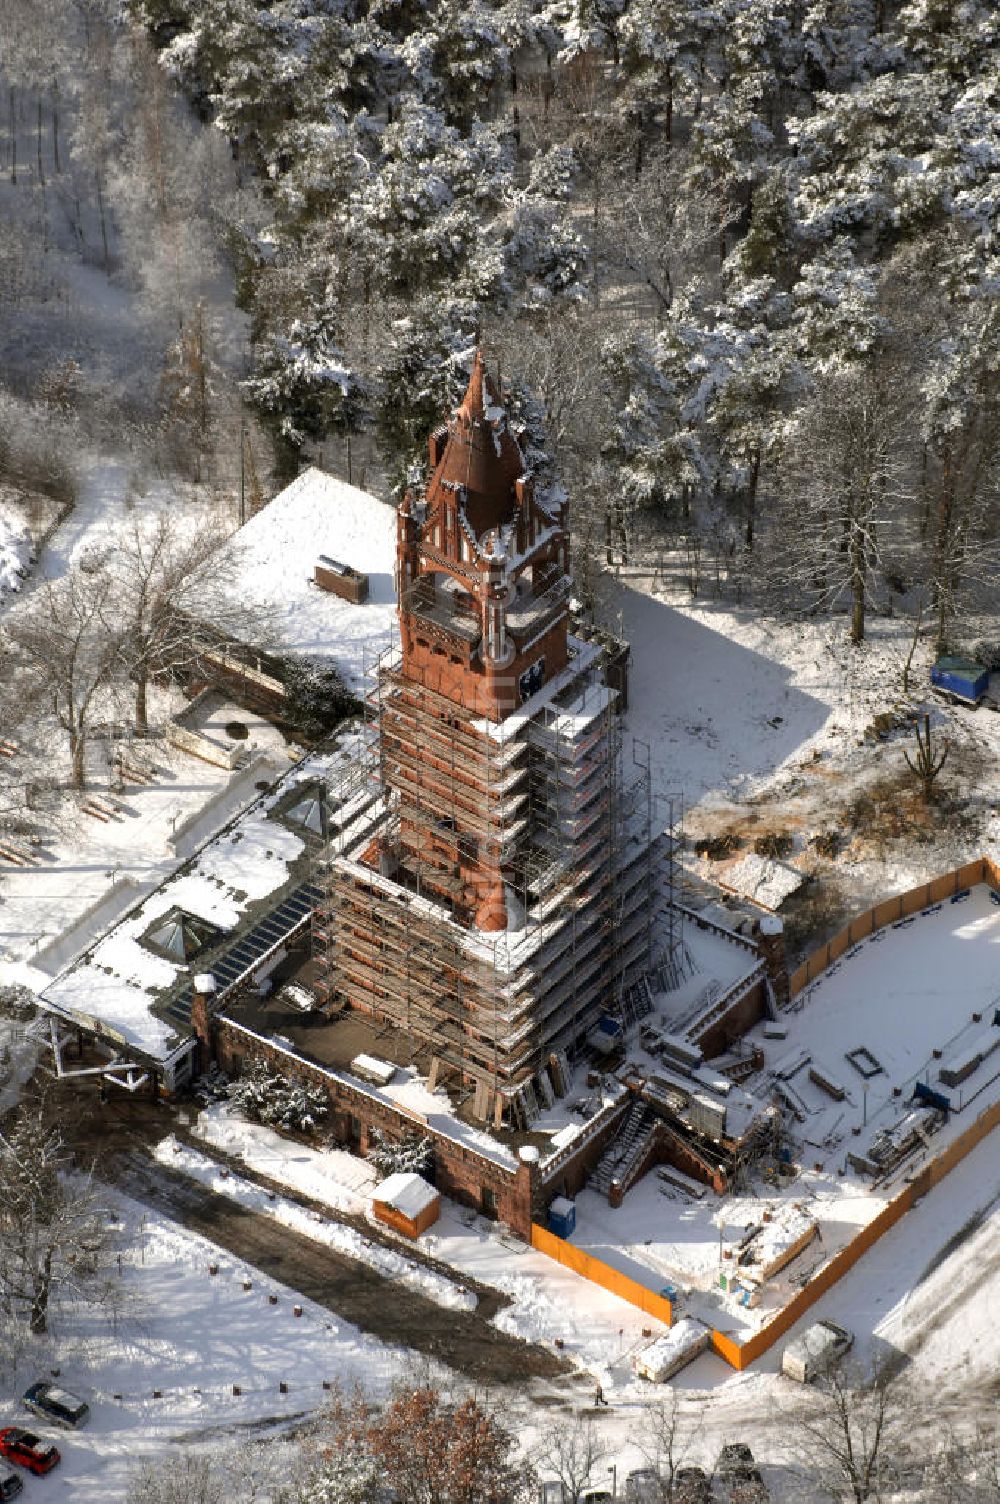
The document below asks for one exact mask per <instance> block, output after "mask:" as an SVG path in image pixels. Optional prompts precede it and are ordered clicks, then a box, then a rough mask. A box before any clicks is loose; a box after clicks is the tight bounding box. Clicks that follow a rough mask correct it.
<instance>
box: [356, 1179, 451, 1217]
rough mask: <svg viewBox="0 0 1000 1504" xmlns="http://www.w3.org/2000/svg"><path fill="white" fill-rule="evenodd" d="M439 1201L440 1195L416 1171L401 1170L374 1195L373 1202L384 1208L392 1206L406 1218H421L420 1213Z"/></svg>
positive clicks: (384, 1182) (383, 1183)
mask: <svg viewBox="0 0 1000 1504" xmlns="http://www.w3.org/2000/svg"><path fill="white" fill-rule="evenodd" d="M437 1199H438V1193H437V1191H436V1190H435V1189H434V1187H433V1186H432V1185H428V1184H427V1181H426V1180H424V1179H423V1178H422V1176H420V1175H417V1174H416V1172H415V1171H406V1170H400V1171H399V1172H398V1173H397V1174H396V1175H390V1176H389V1178H388V1180H383V1182H382V1184H381V1185H380V1186H378V1187H377V1189H376V1190H375V1191H374V1193H373V1194H372V1200H373V1201H377V1202H379V1203H380V1205H382V1206H391V1207H392V1208H393V1209H394V1210H395V1211H397V1212H400V1213H401V1214H402V1215H403V1216H404V1217H410V1218H411V1219H412V1218H414V1217H419V1216H420V1213H421V1212H423V1211H426V1210H427V1208H428V1207H429V1206H433V1205H434V1203H435V1201H437Z"/></svg>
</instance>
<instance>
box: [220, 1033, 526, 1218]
mask: <svg viewBox="0 0 1000 1504" xmlns="http://www.w3.org/2000/svg"><path fill="white" fill-rule="evenodd" d="M215 1051H216V1058H217V1060H218V1062H219V1064H220V1065H221V1067H222V1069H223V1070H224V1071H225V1072H226V1073H227V1074H228V1075H231V1076H239V1074H240V1073H241V1070H242V1068H243V1064H244V1061H246V1060H247V1059H250V1058H257V1059H263V1060H266V1061H267V1062H268V1064H269V1065H271V1066H273V1067H274V1069H275V1070H277V1071H280V1072H281V1073H282V1075H285V1076H291V1077H295V1078H297V1079H298V1080H300V1081H305V1082H308V1084H309V1085H310V1086H317V1087H319V1088H320V1089H321V1090H322V1091H325V1092H326V1094H327V1096H328V1097H329V1099H330V1119H329V1126H330V1130H331V1132H332V1135H333V1138H334V1139H335V1140H336V1141H337V1143H339V1144H343V1145H344V1147H345V1148H347V1149H349V1150H351V1151H352V1152H353V1153H355V1154H360V1155H365V1154H367V1153H368V1150H369V1149H370V1148H371V1147H372V1143H373V1129H375V1128H377V1129H378V1130H379V1131H380V1132H381V1133H383V1134H385V1135H386V1136H387V1137H389V1138H398V1139H401V1138H402V1137H403V1136H404V1135H405V1134H407V1133H413V1132H419V1133H422V1134H426V1135H427V1136H428V1137H429V1138H431V1139H432V1140H433V1143H434V1183H435V1185H436V1186H437V1188H438V1190H439V1191H440V1192H441V1193H442V1194H443V1195H445V1196H450V1197H451V1199H452V1200H453V1201H458V1202H460V1203H461V1204H462V1205H463V1206H468V1207H471V1208H473V1210H475V1211H477V1212H481V1213H483V1215H484V1216H487V1217H490V1218H492V1219H494V1220H496V1221H498V1222H503V1223H504V1224H505V1225H506V1226H508V1227H509V1228H510V1229H511V1230H512V1231H513V1232H515V1233H517V1234H518V1236H519V1237H522V1238H525V1239H530V1237H531V1223H532V1220H533V1218H534V1216H536V1215H538V1214H540V1212H541V1210H542V1209H543V1206H544V1201H543V1198H542V1194H541V1188H540V1186H539V1185H538V1183H537V1182H538V1173H537V1172H538V1166H537V1165H532V1164H521V1163H519V1164H517V1165H513V1164H512V1165H510V1166H509V1167H507V1166H506V1165H504V1164H501V1163H499V1162H498V1161H496V1160H493V1159H490V1158H487V1156H486V1155H483V1154H477V1153H476V1152H475V1151H474V1150H473V1149H470V1148H468V1147H467V1146H466V1145H464V1144H461V1143H459V1142H458V1141H457V1140H455V1139H452V1138H450V1137H448V1136H447V1135H445V1134H442V1133H439V1132H436V1131H435V1130H434V1129H433V1128H431V1127H430V1126H429V1125H428V1124H427V1123H426V1122H425V1121H424V1120H423V1119H422V1118H421V1117H420V1116H419V1114H416V1113H409V1112H407V1111H406V1110H405V1108H401V1107H393V1106H390V1105H389V1104H388V1103H386V1102H383V1101H380V1100H379V1099H378V1098H377V1097H374V1096H371V1095H369V1094H368V1093H367V1092H365V1091H364V1090H363V1089H362V1088H360V1087H355V1086H354V1085H353V1084H352V1083H351V1082H348V1081H345V1080H344V1079H343V1078H342V1077H340V1076H337V1075H336V1074H334V1073H333V1072H331V1071H327V1070H324V1069H323V1067H322V1066H318V1065H312V1064H311V1063H310V1062H309V1061H308V1060H303V1059H302V1058H301V1057H300V1056H297V1055H294V1054H292V1053H290V1052H289V1051H287V1050H284V1049H282V1048H281V1047H280V1046H278V1045H274V1044H272V1043H270V1042H269V1041H268V1040H266V1039H262V1038H261V1037H260V1036H259V1035H256V1034H253V1033H252V1032H250V1031H249V1030H247V1029H243V1028H242V1027H241V1026H240V1025H238V1024H236V1023H235V1022H234V1021H233V1020H232V1019H228V1018H226V1017H224V1016H223V1017H220V1018H218V1019H217V1020H216V1026H215Z"/></svg>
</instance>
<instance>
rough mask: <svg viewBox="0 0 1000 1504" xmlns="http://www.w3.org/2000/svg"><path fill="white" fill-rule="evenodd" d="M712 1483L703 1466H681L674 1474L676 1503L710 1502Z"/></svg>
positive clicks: (699, 1503) (700, 1503) (704, 1503)
mask: <svg viewBox="0 0 1000 1504" xmlns="http://www.w3.org/2000/svg"><path fill="white" fill-rule="evenodd" d="M711 1497H712V1485H711V1483H710V1481H709V1477H708V1474H707V1473H706V1472H705V1469H704V1468H703V1467H679V1468H678V1469H677V1471H676V1473H675V1474H674V1504H709V1500H710V1499H711Z"/></svg>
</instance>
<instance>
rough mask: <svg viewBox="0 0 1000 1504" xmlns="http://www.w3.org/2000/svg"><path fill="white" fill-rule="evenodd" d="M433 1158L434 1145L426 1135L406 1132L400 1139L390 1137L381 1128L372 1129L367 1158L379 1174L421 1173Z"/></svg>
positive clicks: (429, 1165) (428, 1166)
mask: <svg viewBox="0 0 1000 1504" xmlns="http://www.w3.org/2000/svg"><path fill="white" fill-rule="evenodd" d="M433 1158H434V1146H433V1143H432V1141H431V1140H430V1139H429V1138H428V1137H426V1135H421V1134H419V1133H407V1134H406V1135H405V1136H404V1137H403V1138H401V1139H392V1138H389V1137H388V1135H387V1134H385V1133H383V1132H382V1131H381V1129H379V1128H373V1129H372V1146H371V1148H370V1149H369V1151H368V1159H369V1161H370V1163H371V1164H373V1165H374V1166H375V1168H376V1170H378V1172H379V1174H380V1175H398V1174H400V1173H403V1172H410V1173H413V1174H417V1175H422V1174H423V1173H424V1172H425V1171H426V1170H429V1169H430V1167H431V1163H432V1161H433Z"/></svg>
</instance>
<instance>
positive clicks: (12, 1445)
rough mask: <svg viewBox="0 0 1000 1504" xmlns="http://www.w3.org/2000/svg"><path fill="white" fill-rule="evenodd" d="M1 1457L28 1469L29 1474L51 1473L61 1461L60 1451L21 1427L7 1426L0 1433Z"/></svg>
mask: <svg viewBox="0 0 1000 1504" xmlns="http://www.w3.org/2000/svg"><path fill="white" fill-rule="evenodd" d="M0 1457H6V1459H7V1461H8V1462H16V1463H17V1465H18V1467H26V1468H27V1469H28V1472H29V1473H38V1474H41V1473H51V1471H52V1469H53V1468H54V1467H55V1465H56V1463H57V1462H58V1461H59V1450H58V1448H57V1447H54V1446H53V1445H52V1443H51V1442H49V1441H43V1440H42V1439H41V1437H40V1436H35V1435H34V1434H33V1432H31V1431H22V1430H21V1427H20V1426H5V1427H4V1429H3V1430H2V1431H0Z"/></svg>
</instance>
